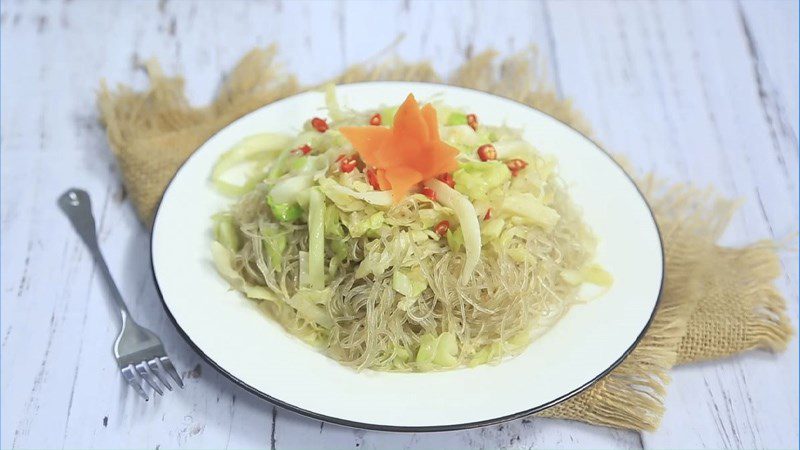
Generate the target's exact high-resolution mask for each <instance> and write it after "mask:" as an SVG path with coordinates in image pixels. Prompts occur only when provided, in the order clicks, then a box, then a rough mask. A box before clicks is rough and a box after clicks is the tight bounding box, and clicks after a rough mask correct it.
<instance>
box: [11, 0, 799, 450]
mask: <svg viewBox="0 0 800 450" xmlns="http://www.w3.org/2000/svg"><path fill="white" fill-rule="evenodd" d="M0 8H2V14H1V17H0V23H1V24H2V41H1V42H2V113H1V114H2V134H1V135H0V138H1V139H2V142H1V144H0V145H1V146H2V161H1V163H2V165H1V166H2V174H1V177H0V178H1V179H2V198H1V200H2V202H1V203H2V216H1V219H0V220H2V302H1V304H2V336H1V338H2V370H1V372H2V373H1V374H0V377H1V378H2V379H1V382H2V414H1V417H2V423H1V424H0V427H1V429H2V440H0V446H2V447H3V448H8V447H17V448H49V447H59V448H64V447H66V448H75V447H80V448H90V447H91V448H110V447H137V448H139V447H141V448H145V447H149V448H174V447H180V448H222V447H225V448H229V447H230V448H245V447H246V448H250V447H258V448H266V447H270V448H297V447H303V448H322V447H328V448H330V447H336V448H339V447H341V448H345V447H350V448H378V447H388V448H400V447H403V448H468V447H469V448H471V447H475V448H495V447H528V448H529V447H544V448H555V447H559V448H560V447H592V448H598V447H604V448H605V447H620V448H622V447H625V448H651V447H652V448H667V447H669V448H675V447H689V448H699V447H703V448H720V447H726V448H728V447H737V448H753V447H758V448H787V447H793V448H796V447H797V444H798V400H797V399H798V346H797V340H796V339H795V340H794V341H793V342H792V344H791V345H790V347H789V349H788V351H787V352H785V353H783V354H780V355H770V354H766V353H758V352H756V353H751V354H748V355H744V356H740V357H736V358H730V359H728V360H725V361H720V362H714V363H706V364H697V365H693V366H691V367H681V368H679V369H677V370H675V371H674V372H673V375H674V381H673V383H672V385H671V386H670V390H669V395H668V397H667V408H668V410H667V413H666V416H665V417H664V421H663V424H662V426H661V428H660V429H659V430H658V431H657V432H655V433H637V432H631V431H619V430H611V429H606V428H600V427H592V426H588V425H583V424H579V423H571V422H566V421H554V420H545V419H529V420H518V421H514V422H511V423H507V424H504V425H498V426H492V427H487V428H482V429H476V430H470V431H463V432H451V433H439V434H391V433H379V432H369V431H361V430H354V429H348V428H343V427H339V426H335V425H331V424H323V423H320V422H318V421H314V420H310V419H306V418H304V417H300V416H297V415H295V414H292V413H290V412H287V411H285V410H282V409H280V408H275V407H273V406H272V405H270V404H268V403H266V402H264V401H262V400H260V399H258V398H256V397H255V396H253V395H251V394H249V393H247V392H245V391H244V390H242V389H240V388H238V387H236V386H235V385H234V384H233V383H231V382H229V381H228V380H227V379H225V378H224V377H223V376H221V375H220V374H218V373H216V372H215V371H214V370H213V369H212V368H210V367H209V366H208V365H206V364H205V363H204V362H203V361H202V360H201V359H200V357H199V356H198V355H197V354H195V353H194V352H193V351H192V349H191V348H190V347H189V346H188V345H187V344H186V343H185V342H184V341H183V340H182V339H181V337H180V336H178V334H177V333H176V331H175V330H174V329H173V327H172V326H171V324H170V323H169V322H168V319H167V318H166V316H165V314H164V311H163V310H162V307H161V304H160V302H159V301H158V298H157V294H156V291H155V289H154V287H153V281H152V279H151V275H150V269H149V253H148V246H147V244H148V235H147V232H146V231H145V230H144V229H143V228H142V226H141V225H140V224H139V222H138V221H137V220H136V218H135V215H134V212H133V209H132V207H131V205H130V204H129V203H128V202H126V201H125V193H124V191H123V189H122V186H121V184H120V179H119V176H118V173H117V169H116V167H115V163H114V161H113V159H112V158H111V157H110V153H109V151H108V145H107V143H106V140H105V137H104V134H103V129H102V128H101V127H100V125H99V124H98V122H97V111H96V108H95V93H96V90H97V88H98V83H99V81H100V78H101V77H105V78H107V79H108V80H109V82H111V83H112V84H114V83H118V82H119V83H126V84H131V85H134V86H136V87H143V86H145V82H146V79H145V76H144V74H143V73H142V72H141V71H139V70H138V69H137V68H136V62H137V60H139V59H140V58H142V59H143V58H147V57H150V56H157V57H158V58H160V60H161V61H162V62H163V64H164V67H165V69H166V70H167V71H178V72H181V73H184V74H186V75H187V76H188V79H187V89H188V92H189V95H190V97H191V99H192V100H193V101H196V102H198V103H200V102H206V101H208V100H209V99H210V98H211V94H212V91H213V90H214V88H215V87H216V86H217V85H218V82H219V79H220V77H221V76H222V75H223V74H224V72H225V71H226V70H228V69H229V68H231V66H232V65H233V64H234V62H235V61H236V60H237V58H239V57H240V56H241V55H242V54H243V53H244V52H245V51H246V50H248V49H250V48H251V47H252V46H254V45H265V44H268V43H270V42H277V43H279V44H280V47H281V48H282V59H283V61H284V62H285V64H286V65H287V67H288V68H289V69H291V70H293V71H296V72H297V73H298V74H299V75H300V78H301V81H305V82H311V81H318V80H321V79H322V78H324V77H328V76H331V75H333V74H335V73H337V72H338V71H340V70H341V69H343V68H344V67H345V66H347V65H348V64H351V63H355V62H359V61H362V60H363V59H365V58H367V57H369V56H371V55H374V54H375V53H377V52H378V51H380V50H381V49H382V48H384V47H386V46H387V45H388V44H389V43H391V42H392V41H393V40H394V39H395V38H396V36H397V35H398V34H401V33H403V34H405V39H404V40H403V41H402V42H401V43H400V44H399V45H398V46H397V53H398V54H399V55H401V56H403V57H405V58H407V59H419V58H430V59H432V60H433V61H434V65H435V67H436V68H437V69H439V70H441V71H447V70H450V69H452V68H454V67H456V66H457V65H458V64H459V63H461V62H462V61H463V60H464V58H465V57H466V56H469V55H471V54H475V53H476V52H478V51H480V50H482V49H485V48H489V47H494V48H496V49H498V50H500V51H501V52H502V53H504V54H508V53H510V52H513V51H516V50H520V49H523V48H525V47H526V46H528V45H529V44H531V43H535V44H537V45H538V46H539V47H540V48H541V50H542V53H543V55H544V56H545V57H546V58H547V59H548V60H549V61H551V64H550V65H549V69H550V73H551V75H552V77H553V79H554V82H555V83H556V85H557V87H558V90H559V92H560V93H561V94H563V95H565V96H569V97H572V98H574V99H575V102H576V104H577V105H578V107H579V108H581V109H582V110H583V111H584V112H585V113H586V115H587V117H588V118H589V119H590V121H591V122H592V123H593V124H594V126H595V128H596V130H597V135H598V136H599V138H600V139H601V140H602V141H603V142H604V143H606V144H607V146H608V147H609V148H611V149H614V150H616V151H619V152H621V153H625V154H627V155H629V157H630V158H631V160H632V162H633V163H634V164H635V166H636V167H637V168H638V169H640V170H650V169H652V170H656V171H657V172H658V173H660V174H661V175H663V176H667V177H670V178H671V179H673V180H676V181H692V182H694V183H697V184H699V185H714V186H716V187H717V188H718V189H719V190H721V191H722V192H724V193H725V194H728V195H731V196H737V197H741V198H742V199H743V200H744V203H743V207H742V210H741V213H740V214H738V215H737V216H736V217H735V218H734V220H733V223H732V224H731V227H730V230H729V232H728V233H727V234H726V236H725V241H726V242H728V243H734V244H735V243H745V242H750V241H753V240H756V239H760V238H765V237H775V238H783V237H785V236H787V235H788V234H790V233H792V232H794V231H796V230H797V228H798V222H797V217H798V144H797V136H798V5H797V2H788V1H787V2H779V1H774V2H761V3H755V2H753V3H749V2H742V3H736V2H730V1H716V2H708V3H701V2H682V3H676V2H663V3H649V2H648V3H645V2H641V3H634V2H601V1H597V2H555V1H551V2H545V3H534V2H522V3H512V2H498V3H481V2H445V1H441V2H437V3H421V2H420V3H418V2H412V1H391V2H386V3H383V4H381V5H380V6H379V5H368V4H365V3H357V2H323V1H315V2H292V1H283V2H280V1H277V2H266V3H261V2H259V3H255V2H229V3H225V4H221V3H211V2H202V3H191V2H183V1H166V0H163V1H161V2H158V3H156V2H126V3H122V2H111V1H78V0H76V1H63V2H61V1H59V2H38V1H37V2H16V1H4V2H2V6H0ZM73 185H75V186H81V187H84V188H86V189H87V190H88V191H90V192H91V194H92V195H93V198H94V201H95V214H96V216H97V219H98V223H99V228H100V233H99V235H100V239H101V246H102V247H103V249H104V250H105V253H106V256H107V258H108V260H109V264H110V266H111V270H112V272H113V273H114V275H115V277H116V279H117V281H118V284H119V286H120V289H121V291H122V293H123V295H124V296H125V297H126V298H127V299H128V301H129V302H130V306H131V309H132V311H133V313H134V315H135V316H136V317H139V318H141V322H143V323H144V324H146V325H147V326H148V327H151V328H152V329H154V330H156V331H157V332H158V333H159V334H160V335H161V336H162V337H163V338H164V340H165V342H166V346H167V348H168V349H169V352H170V355H172V356H173V359H174V360H175V363H176V365H177V366H178V367H179V368H181V369H182V370H183V375H184V377H185V380H186V388H185V389H184V390H183V391H182V392H180V393H179V394H171V395H169V396H167V397H165V398H158V399H156V400H155V401H154V402H151V403H145V402H142V401H141V400H140V399H139V398H137V397H136V395H135V394H134V393H133V392H131V391H130V389H129V388H128V387H127V386H126V385H125V384H124V383H123V381H122V379H121V378H120V376H119V374H118V372H117V369H116V367H115V363H114V360H113V358H112V356H111V353H110V347H111V343H112V340H113V338H114V337H115V335H116V332H117V324H116V320H115V316H114V314H113V312H112V311H111V308H109V307H108V302H107V300H106V298H104V295H103V292H104V291H103V286H102V285H101V280H99V279H98V277H97V276H96V271H95V268H94V266H93V265H92V262H91V260H90V259H89V255H88V254H87V252H86V250H85V249H84V247H83V245H82V244H81V242H80V241H79V240H78V238H77V236H76V235H75V234H74V233H73V231H72V230H71V229H70V228H69V226H68V224H67V222H66V220H65V219H64V218H63V217H62V215H61V213H60V212H59V211H58V210H57V209H56V206H55V199H56V197H57V196H58V195H59V194H60V193H61V192H62V191H63V190H65V189H66V188H68V187H70V186H73ZM783 263H784V268H785V272H786V275H785V276H783V277H781V278H780V279H779V280H778V286H779V288H780V289H781V291H782V292H784V293H785V294H786V295H787V298H788V302H789V308H790V313H791V315H792V316H793V317H796V316H797V313H798V296H797V289H798V281H797V278H798V277H797V274H798V265H797V256H796V254H788V255H786V256H785V257H784V258H783Z"/></svg>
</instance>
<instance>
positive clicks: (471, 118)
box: [467, 114, 478, 130]
mask: <svg viewBox="0 0 800 450" xmlns="http://www.w3.org/2000/svg"><path fill="white" fill-rule="evenodd" d="M467 125H469V126H470V127H472V129H473V130H477V129H478V116H476V115H475V114H467Z"/></svg>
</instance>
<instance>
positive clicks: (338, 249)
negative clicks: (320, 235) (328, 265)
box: [330, 238, 347, 261]
mask: <svg viewBox="0 0 800 450" xmlns="http://www.w3.org/2000/svg"><path fill="white" fill-rule="evenodd" d="M330 242H331V250H333V256H334V257H336V258H337V259H339V260H342V261H344V260H345V259H347V246H346V245H345V243H344V241H343V240H342V239H337V238H334V239H331V241H330Z"/></svg>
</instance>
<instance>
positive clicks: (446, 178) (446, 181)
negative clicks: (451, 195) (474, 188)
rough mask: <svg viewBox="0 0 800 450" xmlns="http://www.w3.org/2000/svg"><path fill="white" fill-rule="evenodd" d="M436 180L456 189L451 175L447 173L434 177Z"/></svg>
mask: <svg viewBox="0 0 800 450" xmlns="http://www.w3.org/2000/svg"><path fill="white" fill-rule="evenodd" d="M436 179H437V180H439V181H441V182H442V183H444V184H446V185H448V186H450V187H451V188H454V187H456V180H454V179H453V175H451V174H449V173H443V174H441V175H439V176H438V177H436Z"/></svg>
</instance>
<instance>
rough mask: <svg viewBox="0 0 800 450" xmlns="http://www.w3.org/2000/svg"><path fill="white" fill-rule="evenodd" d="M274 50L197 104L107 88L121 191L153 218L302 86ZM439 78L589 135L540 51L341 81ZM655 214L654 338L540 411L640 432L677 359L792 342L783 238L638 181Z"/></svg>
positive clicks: (724, 210) (160, 84)
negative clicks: (202, 156) (722, 239)
mask: <svg viewBox="0 0 800 450" xmlns="http://www.w3.org/2000/svg"><path fill="white" fill-rule="evenodd" d="M275 55H276V50H275V48H274V47H271V48H268V49H256V50H253V51H251V52H250V53H248V54H247V55H246V56H245V57H244V58H243V59H242V60H241V61H240V62H239V64H238V65H237V66H236V68H235V69H234V70H233V71H232V72H231V73H230V74H229V75H228V76H227V77H226V79H225V81H224V83H223V85H222V87H221V90H220V92H219V94H218V96H217V98H216V100H215V101H214V102H213V103H212V104H211V105H209V106H207V107H202V108H194V107H192V106H190V104H189V103H188V101H187V100H186V98H185V96H184V92H183V80H182V79H181V78H169V77H166V76H164V75H163V74H162V72H161V70H160V69H159V66H158V64H157V63H155V62H152V61H151V62H149V63H148V64H147V70H148V72H149V74H150V80H151V87H150V88H149V90H147V91H145V92H134V91H132V90H130V89H129V88H126V87H124V86H120V87H118V88H117V89H116V90H114V91H111V90H109V89H108V88H106V87H105V85H103V86H102V87H101V91H100V95H99V107H100V110H101V115H102V120H103V122H104V123H105V126H106V128H107V131H108V140H109V142H110V144H111V148H112V149H113V151H114V154H115V155H116V157H117V160H118V162H119V167H120V169H121V171H122V176H123V179H124V182H125V186H126V188H127V191H128V193H129V195H130V198H131V200H132V201H133V203H134V205H135V206H136V210H137V211H138V213H139V216H140V218H141V219H142V221H143V222H144V223H146V224H149V223H150V221H151V219H152V215H153V210H154V208H155V206H156V204H157V202H158V200H159V198H160V197H161V194H162V192H163V191H164V188H165V187H166V185H167V183H168V182H169V181H170V179H171V178H172V176H173V175H174V174H175V171H176V170H177V168H178V167H179V165H180V164H181V163H182V162H183V161H184V160H185V159H186V158H187V157H188V156H189V155H190V154H191V153H192V152H193V151H194V150H195V149H197V147H198V146H200V145H201V144H202V143H203V142H204V141H205V140H207V139H208V138H209V137H210V136H211V135H213V134H214V133H215V132H217V131H218V130H219V129H221V128H222V127H224V126H225V125H227V124H228V123H230V122H231V121H233V120H235V119H236V118H238V117H240V116H242V115H244V114H246V113H248V112H250V111H253V110H254V109H256V108H258V107H260V106H263V105H265V104H267V103H270V102H272V101H274V100H277V99H279V98H282V97H286V96H288V95H292V94H295V93H297V92H299V91H301V90H303V89H305V88H303V87H301V86H300V85H299V84H298V82H297V81H296V79H295V78H294V77H293V76H292V75H291V74H287V73H286V72H284V71H283V70H281V68H280V67H279V65H277V64H276V63H275ZM367 80H407V81H437V82H446V83H449V84H454V85H459V86H467V87H471V88H475V89H480V90H484V91H487V92H491V93H494V94H498V95H501V96H504V97H508V98H511V99H514V100H517V101H519V102H522V103H525V104H528V105H530V106H532V107H534V108H537V109H540V110H542V111H544V112H546V113H548V114H550V115H552V116H554V117H556V118H557V119H559V120H561V121H564V122H566V123H568V124H570V125H572V126H573V127H574V128H577V129H578V130H580V131H582V132H583V133H585V134H587V135H591V131H590V129H589V127H588V125H587V124H586V122H585V121H584V120H583V119H582V118H581V115H580V113H578V111H576V110H575V109H574V108H573V107H572V106H571V104H570V102H569V100H564V99H561V98H559V97H557V96H556V94H555V92H554V91H553V90H552V89H551V87H550V85H549V84H548V83H546V82H545V77H544V75H543V74H542V73H541V70H540V68H539V65H538V64H537V63H536V52H535V50H532V51H531V52H526V53H525V54H521V55H517V56H514V57H511V58H508V59H505V60H503V61H497V59H496V58H495V55H494V53H492V52H486V53H483V54H480V55H478V56H476V57H474V58H472V59H470V60H469V61H467V62H466V63H465V64H464V65H463V66H462V67H461V68H459V69H458V70H457V71H455V72H454V73H453V74H452V75H451V76H450V77H448V78H444V79H443V78H442V77H440V76H439V75H437V73H436V72H435V71H434V70H433V69H432V68H431V66H430V65H429V64H427V63H415V64H409V63H405V62H402V61H399V60H388V61H386V60H385V61H383V62H382V63H380V64H376V65H371V66H356V67H352V68H350V69H348V70H347V71H346V72H345V73H343V74H342V75H341V76H339V77H338V78H337V79H336V80H335V81H337V82H342V83H347V82H356V81H367ZM637 180H638V181H637V182H638V184H639V186H640V188H641V189H642V191H643V192H644V193H645V195H646V197H647V199H648V201H649V202H650V205H651V206H652V208H653V210H654V211H655V214H656V220H657V222H658V225H659V228H660V229H661V233H662V236H663V240H664V246H665V252H666V282H665V286H664V291H663V294H662V298H661V303H660V307H659V310H658V311H657V313H656V316H655V319H654V321H653V323H652V325H651V327H650V329H649V331H648V332H647V333H646V336H645V337H644V339H642V341H641V342H640V343H639V345H638V346H637V347H636V349H635V350H634V351H633V352H632V353H631V354H630V355H629V356H628V358H626V359H625V361H624V362H623V363H622V364H621V365H620V366H619V367H617V368H616V369H615V370H614V371H612V372H611V373H610V374H609V375H607V376H606V377H604V378H603V379H602V380H600V381H599V382H598V383H597V384H595V385H594V386H592V387H591V388H589V389H588V390H586V391H584V392H583V393H582V394H580V395H578V396H576V397H574V398H572V399H570V400H568V401H566V402H564V403H562V404H560V405H557V406H555V407H552V408H550V409H547V410H546V411H544V412H542V413H541V414H540V415H541V416H546V417H557V418H566V419H574V420H580V421H584V422H589V423H593V424H601V425H607V426H613V427H620V428H630V429H636V430H654V429H655V428H657V427H658V424H659V422H660V420H661V416H662V414H663V410H664V406H663V397H664V395H665V392H666V390H665V388H666V385H667V384H668V382H669V376H668V375H667V372H668V370H669V369H670V368H671V367H672V366H673V365H675V364H681V363H688V362H692V361H698V360H704V359H709V358H719V357H723V356H727V355H731V354H734V353H739V352H742V351H745V350H749V349H755V348H761V349H768V350H772V351H776V350H781V349H783V348H785V347H786V345H787V343H788V341H789V339H790V338H791V336H792V334H793V329H792V326H791V324H790V321H789V319H788V318H787V317H786V315H785V309H786V305H785V300H784V299H783V297H782V296H781V295H780V294H779V293H778V292H777V291H776V290H775V288H774V287H773V284H772V283H773V280H774V279H775V278H776V277H777V276H779V275H780V265H779V262H778V258H777V256H776V250H777V249H776V245H775V244H774V243H773V242H770V241H762V242H758V243H755V244H752V245H749V246H746V247H742V248H723V247H719V246H717V245H716V241H717V239H718V238H719V236H720V234H721V233H722V231H723V229H724V228H725V227H726V225H727V224H728V221H729V218H730V216H731V215H732V214H733V211H734V209H735V208H734V204H733V203H732V202H730V201H728V200H725V199H722V198H719V197H717V196H715V195H714V194H713V193H711V192H705V191H699V190H697V189H695V188H693V187H691V186H685V185H667V184H665V183H663V182H661V181H658V180H657V179H656V178H655V177H653V176H646V177H637Z"/></svg>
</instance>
